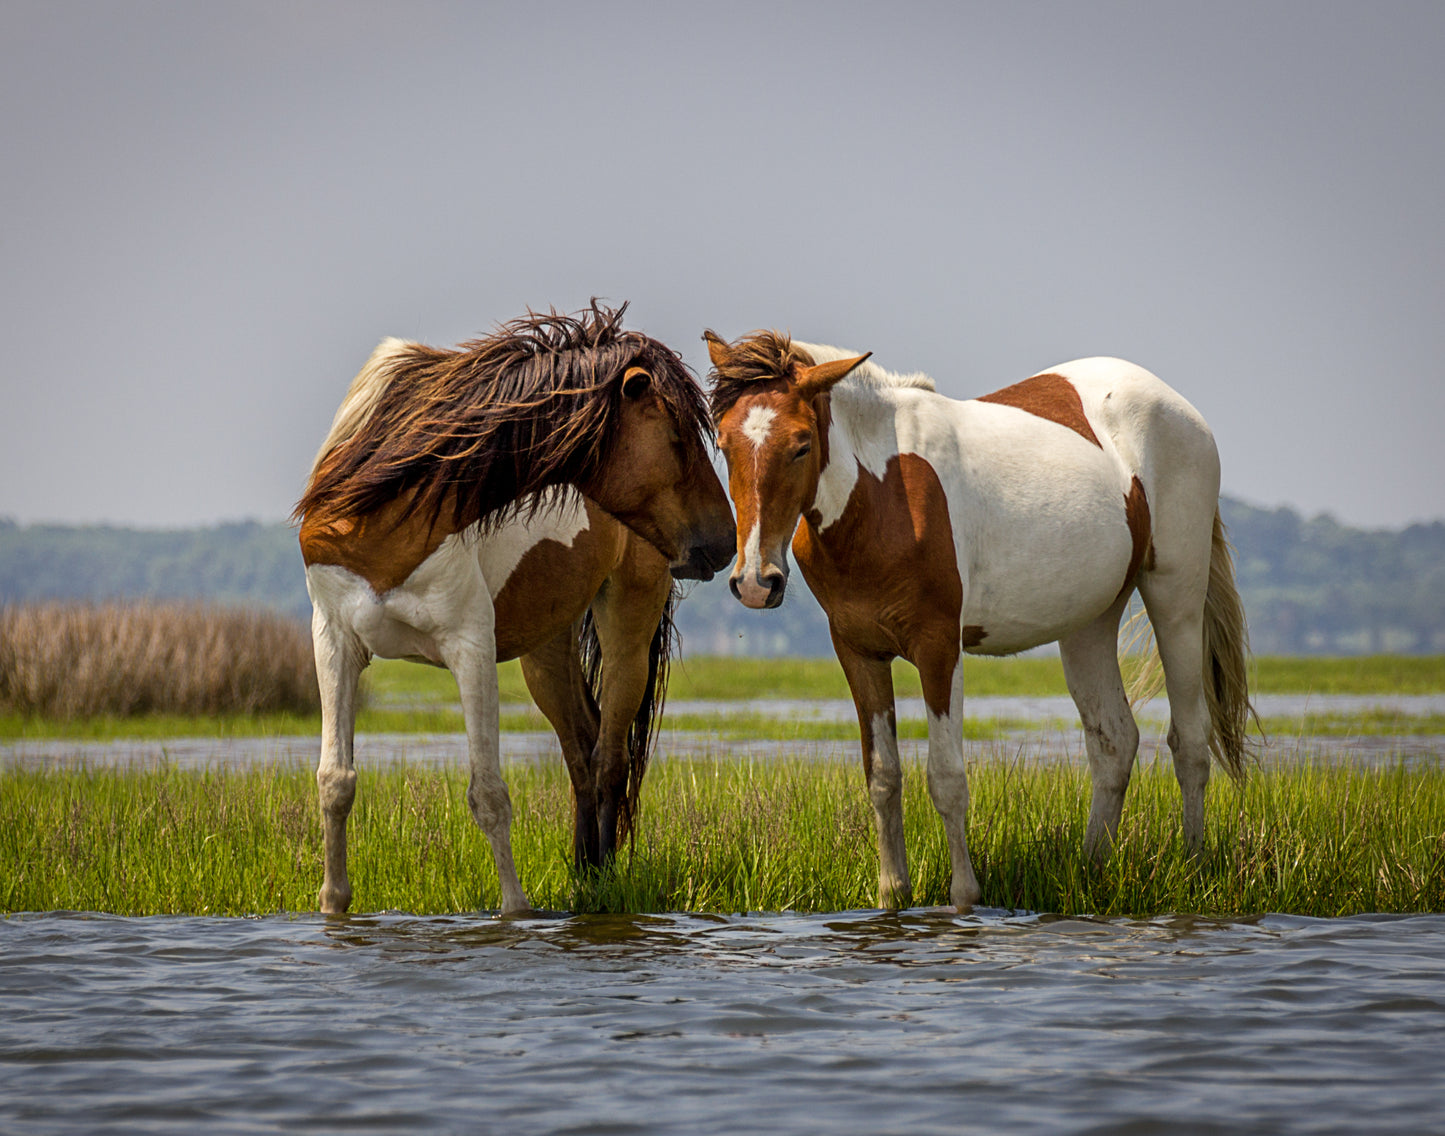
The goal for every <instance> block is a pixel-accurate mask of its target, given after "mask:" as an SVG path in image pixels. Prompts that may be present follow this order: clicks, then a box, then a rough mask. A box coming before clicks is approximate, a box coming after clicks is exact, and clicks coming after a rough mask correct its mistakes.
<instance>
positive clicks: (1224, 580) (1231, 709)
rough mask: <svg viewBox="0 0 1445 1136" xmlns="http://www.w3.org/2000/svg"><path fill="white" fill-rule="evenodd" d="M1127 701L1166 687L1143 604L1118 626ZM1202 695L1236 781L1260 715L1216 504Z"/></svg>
mask: <svg viewBox="0 0 1445 1136" xmlns="http://www.w3.org/2000/svg"><path fill="white" fill-rule="evenodd" d="M1119 653H1120V654H1121V655H1123V656H1124V657H1125V670H1126V681H1127V688H1128V694H1129V705H1130V706H1131V707H1137V706H1138V705H1139V704H1140V703H1142V702H1147V701H1148V700H1149V699H1151V698H1154V697H1155V696H1157V695H1158V694H1159V692H1160V691H1161V690H1163V689H1164V667H1163V665H1162V664H1161V663H1160V660H1159V652H1158V650H1157V649H1156V648H1155V645H1154V628H1153V625H1152V624H1150V622H1149V616H1148V613H1147V612H1146V611H1145V610H1144V609H1143V608H1142V607H1141V608H1140V609H1139V610H1138V611H1136V612H1135V613H1134V614H1133V615H1131V616H1130V617H1129V618H1128V620H1126V621H1125V623H1124V626H1123V627H1121V628H1120V629H1119ZM1204 701H1205V704H1206V705H1207V706H1208V707H1209V727H1210V728H1209V752H1210V753H1212V754H1213V755H1214V760H1216V761H1217V762H1219V764H1220V765H1222V766H1224V769H1225V771H1226V772H1227V773H1228V774H1229V775H1230V777H1232V778H1233V779H1234V780H1235V781H1237V782H1242V781H1243V780H1244V776H1245V771H1246V766H1247V763H1248V761H1249V760H1250V759H1251V758H1252V757H1253V755H1254V750H1255V746H1254V744H1253V743H1252V742H1251V741H1250V740H1249V733H1248V730H1249V720H1250V719H1251V718H1253V719H1254V720H1255V721H1256V722H1258V721H1259V715H1258V714H1257V713H1255V709H1254V704H1253V703H1251V702H1250V700H1249V629H1248V627H1247V625H1246V623H1245V618H1244V604H1243V603H1242V602H1241V601H1240V598H1239V589H1238V588H1237V587H1236V586H1235V583H1234V550H1233V548H1232V547H1231V546H1230V543H1229V535H1228V534H1227V533H1226V531H1225V528H1224V521H1223V520H1222V519H1221V518H1220V516H1219V511H1218V510H1217V509H1216V510H1215V513H1214V537H1213V541H1212V543H1211V546H1210V554H1209V590H1208V591H1207V592H1206V593H1205V597H1204Z"/></svg>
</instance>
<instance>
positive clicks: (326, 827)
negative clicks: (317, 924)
mask: <svg viewBox="0 0 1445 1136" xmlns="http://www.w3.org/2000/svg"><path fill="white" fill-rule="evenodd" d="M311 643H312V650H313V652H314V654H315V658H316V678H317V681H318V683H319V685H320V687H321V760H320V761H319V762H318V763H317V766H316V789H317V796H318V797H319V798H320V802H321V826H322V839H323V841H324V848H325V869H324V871H325V874H324V876H323V878H322V883H321V893H320V895H318V896H317V902H318V903H319V905H320V907H321V910H322V911H324V912H327V913H328V914H339V913H340V912H344V911H345V910H346V909H347V908H348V907H350V906H351V881H350V879H348V878H347V875H346V821H347V818H348V817H349V816H350V815H351V805H352V802H353V801H354V800H355V798H356V766H355V764H354V761H353V754H352V741H353V738H354V734H355V729H356V684H357V680H358V679H359V678H360V677H361V671H362V668H363V667H365V666H366V663H367V654H366V650H365V648H363V647H362V645H361V644H360V643H359V642H358V641H357V639H356V638H355V637H354V636H353V635H351V634H349V633H348V632H347V631H346V630H345V629H343V628H342V627H340V626H339V625H338V624H337V623H336V622H335V621H334V620H333V619H331V618H330V617H328V616H327V614H326V613H325V612H324V611H323V610H322V608H321V607H320V606H317V607H316V608H315V610H314V612H313V614H312V617H311Z"/></svg>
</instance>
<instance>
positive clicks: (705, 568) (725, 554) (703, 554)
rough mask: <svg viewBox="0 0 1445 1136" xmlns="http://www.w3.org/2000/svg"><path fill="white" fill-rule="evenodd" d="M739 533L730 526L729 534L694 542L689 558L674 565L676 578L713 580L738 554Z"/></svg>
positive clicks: (673, 572) (689, 550)
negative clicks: (707, 540) (702, 541)
mask: <svg viewBox="0 0 1445 1136" xmlns="http://www.w3.org/2000/svg"><path fill="white" fill-rule="evenodd" d="M737 540H738V538H737V533H736V532H735V531H734V530H733V528H732V526H731V525H729V526H728V530H727V536H726V537H725V538H722V537H719V538H718V539H716V540H713V541H709V542H705V543H699V544H694V545H693V546H692V547H691V548H690V549H688V551H687V559H685V560H683V561H682V562H681V563H679V564H674V565H673V566H672V575H673V578H674V579H676V580H711V579H712V578H713V577H714V576H716V575H717V574H718V572H719V571H721V570H722V569H723V568H726V567H727V566H728V565H729V564H730V563H732V559H733V557H734V556H735V555H737V547H738V545H737Z"/></svg>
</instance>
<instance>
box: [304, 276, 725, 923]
mask: <svg viewBox="0 0 1445 1136" xmlns="http://www.w3.org/2000/svg"><path fill="white" fill-rule="evenodd" d="M624 309H625V305H624ZM621 318H622V310H617V311H612V310H609V309H607V308H604V307H601V306H599V305H598V304H596V302H595V301H594V303H593V305H592V307H591V309H589V310H587V311H585V312H583V313H580V314H579V315H578V316H577V317H568V316H561V315H558V314H557V313H555V312H554V313H552V314H550V315H548V316H539V315H531V316H529V317H527V318H525V319H520V320H515V321H513V322H511V323H509V324H506V325H504V326H503V327H501V328H500V329H499V330H498V331H497V333H496V334H494V335H492V336H489V337H487V338H485V339H480V340H477V341H475V342H473V343H469V344H465V345H463V347H461V348H460V349H457V350H439V349H436V348H430V347H424V346H421V345H419V344H414V343H405V342H402V341H400V340H386V341H384V342H383V343H382V344H381V346H380V347H378V348H377V350H376V351H375V352H374V353H373V355H372V357H371V359H370V360H368V362H367V364H366V366H365V367H364V368H363V369H362V371H361V373H360V374H359V375H358V376H357V377H356V380H355V381H354V382H353V383H352V386H351V390H350V392H349V393H348V395H347V397H346V399H345V401H344V402H343V403H342V405H341V407H340V409H339V410H338V411H337V414H336V419H335V422H334V423H333V425H332V429H331V433H330V435H329V436H328V438H327V440H326V442H325V443H324V444H323V446H322V447H321V451H320V453H319V454H318V455H317V458H316V462H315V465H314V467H313V469H312V473H311V478H310V481H309V483H308V485H307V489H306V492H305V494H304V495H303V496H302V498H301V501H300V502H299V503H298V505H297V507H296V515H297V517H298V518H299V519H300V520H301V550H302V555H303V557H304V559H305V561H306V584H307V590H308V591H309V592H310V595H311V600H312V605H313V617H312V638H313V642H314V646H315V651H316V667H317V673H318V676H319V678H320V681H321V691H322V727H321V760H320V763H319V765H318V768H317V774H316V779H317V785H318V788H319V791H320V798H321V811H322V819H323V823H324V831H325V846H326V859H325V880H324V882H323V884H322V887H321V893H320V897H319V902H320V905H321V909H322V910H323V911H345V910H346V909H347V907H348V906H349V904H350V902H351V884H350V880H349V879H348V876H347V872H346V821H347V817H348V816H349V815H350V812H351V806H352V802H353V799H354V797H355V792H356V771H355V766H354V761H353V729H354V719H355V706H356V686H357V681H358V678H359V676H360V673H361V670H362V668H363V667H365V665H366V664H367V662H368V661H369V660H370V658H371V657H372V656H373V655H379V656H382V657H384V658H409V659H417V660H422V661H425V662H429V663H433V664H435V665H438V666H445V667H447V668H449V669H450V670H451V672H452V674H453V675H454V676H455V677H456V680H457V688H458V692H459V694H460V696H461V702H462V712H463V716H464V718H465V722H466V729H467V741H468V751H469V754H470V764H471V783H470V787H469V789H468V791H467V801H468V803H469V805H470V806H471V809H472V814H473V816H474V817H475V819H476V821H477V823H478V825H479V826H480V827H481V828H482V830H483V832H485V833H486V836H487V839H488V842H489V843H490V845H491V848H492V853H493V857H494V859H495V861H496V866H497V872H498V876H499V878H500V882H501V888H502V911H503V912H504V913H513V912H519V911H525V910H527V909H528V906H529V905H528V902H527V897H526V894H525V893H524V891H523V890H522V887H521V884H520V882H519V880H518V879H517V872H516V868H515V865H514V863H513V858H512V848H511V835H510V832H511V811H512V810H511V801H510V798H509V796H508V793H507V786H506V783H505V782H504V781H503V779H502V775H501V767H500V760H499V752H498V749H499V739H498V704H497V698H498V695H497V669H496V663H497V661H498V660H499V659H504V658H511V657H516V656H519V655H520V656H522V657H523V670H524V673H525V674H526V677H527V681H528V684H529V686H530V687H531V689H532V690H533V691H534V693H535V694H536V696H537V701H538V705H539V706H540V707H541V708H542V710H543V712H544V713H546V714H547V716H548V718H549V719H550V720H551V721H552V722H553V724H554V725H555V726H556V727H557V729H558V734H559V737H560V738H561V740H562V745H563V752H564V755H565V756H566V757H567V761H568V767H569V770H570V771H571V774H572V779H573V785H574V788H575V790H576V798H577V808H578V815H577V838H576V852H577V854H578V856H579V858H580V859H582V860H583V861H585V862H598V861H599V860H600V859H601V858H602V857H603V856H605V855H606V854H607V853H609V852H610V851H611V849H612V846H613V844H614V842H615V839H616V828H617V822H618V819H619V814H621V819H622V820H623V822H624V824H625V823H626V820H627V811H628V807H629V803H630V802H631V801H633V800H635V782H634V795H633V797H629V796H628V795H626V793H625V792H624V790H625V788H626V786H627V783H628V780H629V774H628V760H627V757H626V755H625V753H624V752H623V750H624V748H625V746H626V744H627V742H626V737H627V735H628V733H629V732H634V733H635V730H636V727H637V724H638V723H637V721H636V719H637V717H638V715H639V712H640V709H642V708H646V704H647V702H648V699H649V697H650V693H655V690H656V686H655V682H654V683H651V684H650V683H649V675H650V673H652V667H654V666H656V665H657V664H658V663H659V662H660V661H661V660H660V657H659V655H658V653H657V652H658V636H659V635H661V636H662V637H663V639H664V640H665V637H666V633H667V630H668V626H667V624H665V623H662V624H660V620H662V619H663V618H664V615H665V612H666V609H667V605H668V603H669V597H670V594H671V581H670V580H669V578H668V574H669V572H670V574H671V575H673V576H678V577H683V578H708V577H710V576H711V575H712V574H713V572H714V571H716V570H717V569H719V568H721V567H722V566H723V565H724V564H726V563H727V562H728V560H730V559H731V558H732V553H733V548H734V543H733V542H734V534H733V525H732V514H731V512H730V510H729V508H728V501H727V494H726V493H725V492H724V490H723V488H722V484H721V483H720V482H719V481H718V478H717V474H716V473H715V472H714V471H713V468H712V463H711V461H710V460H709V457H708V447H707V426H708V423H707V415H706V407H705V404H704V401H703V398H702V393H701V391H700V390H699V389H698V386H697V384H696V383H695V382H694V380H693V379H692V377H691V376H690V375H689V374H688V372H687V369H686V367H685V366H684V364H683V363H682V361H681V359H680V358H679V357H678V356H677V355H676V354H675V353H674V352H673V351H671V350H670V349H669V348H667V347H666V346H664V345H663V344H661V343H659V342H658V341H657V340H654V339H650V338H649V337H647V336H644V335H641V334H639V333H637V332H626V331H623V330H622V328H621ZM589 605H590V607H591V616H592V625H593V628H595V633H596V638H597V644H598V647H599V649H600V651H601V654H602V657H603V659H604V661H605V665H604V667H603V673H602V676H601V683H602V687H603V694H602V698H601V702H602V708H601V712H600V721H599V712H598V709H597V708H596V707H595V706H594V705H592V704H591V695H590V693H589V689H588V683H587V680H586V675H585V674H584V673H583V667H582V663H581V662H580V660H579V658H578V648H577V642H578V639H577V630H576V628H575V626H574V625H575V624H576V622H577V621H578V620H579V618H581V617H582V616H583V614H584V613H586V612H587V611H588V609H589ZM634 741H636V738H635V737H634ZM642 744H643V747H644V749H645V739H644V740H643V742H642Z"/></svg>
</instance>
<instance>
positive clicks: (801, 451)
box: [793, 442, 813, 461]
mask: <svg viewBox="0 0 1445 1136" xmlns="http://www.w3.org/2000/svg"><path fill="white" fill-rule="evenodd" d="M812 449H813V443H812V442H804V443H803V444H802V445H801V446H799V447H798V449H797V452H796V453H794V454H793V460H794V461H802V460H803V459H804V458H805V457H807V456H808V454H809V453H810V452H811V451H812Z"/></svg>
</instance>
